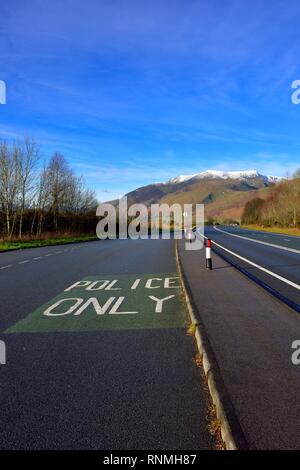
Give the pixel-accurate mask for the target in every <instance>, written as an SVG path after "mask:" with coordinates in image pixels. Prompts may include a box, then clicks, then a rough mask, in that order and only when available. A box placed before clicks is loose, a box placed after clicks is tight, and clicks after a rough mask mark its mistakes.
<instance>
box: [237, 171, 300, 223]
mask: <svg viewBox="0 0 300 470" xmlns="http://www.w3.org/2000/svg"><path fill="white" fill-rule="evenodd" d="M242 223H243V224H258V225H264V226H266V227H272V226H276V225H277V226H279V227H293V228H300V169H299V170H298V171H297V172H296V173H295V174H294V176H293V178H292V179H291V180H287V181H283V182H281V183H278V184H276V185H275V186H273V187H272V189H271V190H270V194H269V195H268V197H267V198H266V199H261V198H254V199H252V200H251V201H249V202H248V203H247V204H246V206H245V209H244V213H243V216H242Z"/></svg>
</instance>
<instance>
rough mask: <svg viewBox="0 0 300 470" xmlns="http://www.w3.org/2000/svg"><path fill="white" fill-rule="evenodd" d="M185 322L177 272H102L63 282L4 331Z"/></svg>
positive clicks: (153, 326)
mask: <svg viewBox="0 0 300 470" xmlns="http://www.w3.org/2000/svg"><path fill="white" fill-rule="evenodd" d="M186 321H187V316H186V312H185V304H184V302H183V298H182V295H181V284H180V279H179V277H178V275H177V273H159V274H138V275H120V276H107V275H102V276H92V277H87V278H84V279H81V280H79V281H76V282H73V283H72V284H71V285H69V286H66V288H65V289H64V291H63V292H62V293H61V294H59V295H58V296H57V297H55V298H54V299H52V300H50V301H49V302H47V303H46V304H44V305H42V306H40V307H39V308H37V309H36V310H35V311H34V312H32V313H30V314H29V315H28V316H27V317H25V318H24V319H23V320H20V321H19V322H18V323H16V324H15V325H13V326H11V327H10V328H8V330H6V333H19V332H43V331H44V332H59V331H93V330H122V329H160V328H184V327H185V326H186Z"/></svg>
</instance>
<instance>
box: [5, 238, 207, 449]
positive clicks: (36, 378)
mask: <svg viewBox="0 0 300 470" xmlns="http://www.w3.org/2000/svg"><path fill="white" fill-rule="evenodd" d="M176 276H177V272H176V266H175V258H174V242H173V241H172V240H137V241H132V240H108V241H105V242H89V243H81V244H74V245H65V246H55V247H45V248H37V249H27V250H23V251H16V252H7V253H2V254H1V255H0V298H1V305H0V332H1V333H0V339H1V340H4V341H5V342H6V346H7V364H6V365H1V366H0V377H1V380H0V405H1V411H0V415H1V419H0V448H1V449H158V450H159V449H211V448H213V446H214V444H213V442H212V438H211V436H210V434H209V432H208V430H207V421H206V413H207V405H208V396H207V392H206V390H205V387H204V386H203V383H202V382H201V380H202V379H201V376H200V373H199V369H198V368H197V367H196V365H195V364H194V362H193V360H192V359H193V357H194V355H195V354H196V348H195V344H194V341H193V339H192V338H191V337H189V336H187V335H186V329H185V328H186V323H187V317H186V311H185V307H184V304H183V303H182V297H181V294H180V289H178V285H177V284H176V283H177V282H178V279H176ZM138 280H139V281H138ZM79 281H80V284H76V283H78V282H79ZM74 284H76V285H75V286H74ZM88 288H89V289H90V290H88ZM66 289H67V290H66ZM91 297H92V298H93V299H94V300H91ZM166 297H167V299H166V300H165V301H164V302H163V307H162V311H160V307H161V306H162V305H159V302H158V301H157V300H155V299H162V298H166ZM74 299H75V300H74ZM122 299H123V300H122ZM124 299H125V300H124ZM123 301H124V302H123ZM74 302H75V303H74ZM86 302H92V303H90V304H86ZM97 302H98V304H97ZM75 304H76V305H75ZM100 304H101V305H100ZM55 305H56V306H55ZM74 305H75V307H76V311H75V310H74V308H73V310H72V306H73V307H74ZM154 308H155V310H154ZM156 308H157V309H158V310H156ZM46 312H48V314H47V315H46ZM68 312H69V313H68ZM155 312H156V313H155ZM73 313H74V314H73Z"/></svg>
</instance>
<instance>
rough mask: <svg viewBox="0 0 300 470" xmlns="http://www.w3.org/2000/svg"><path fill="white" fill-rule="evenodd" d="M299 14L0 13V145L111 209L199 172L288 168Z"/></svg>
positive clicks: (115, 4)
mask: <svg viewBox="0 0 300 470" xmlns="http://www.w3.org/2000/svg"><path fill="white" fill-rule="evenodd" d="M299 24H300V5H299V1H293V0H288V1H279V0H272V2H271V1H256V0H251V1H250V0H249V1H248V0H243V1H241V0H236V1H232V0H228V1H226V0H202V1H199V0H197V1H194V0H151V2H149V1H146V0H125V1H121V0H85V1H79V0H61V1H58V0H52V1H51V2H45V1H43V0H26V1H24V0H1V3H0V79H2V80H5V82H6V85H7V104H6V105H1V106H0V138H5V139H14V138H19V137H22V136H24V135H29V136H32V137H34V138H35V139H36V140H37V141H38V142H39V143H40V145H41V149H42V153H43V156H44V157H45V158H47V157H49V156H50V155H51V154H52V153H53V152H54V151H56V150H59V151H61V152H62V153H63V154H64V155H65V156H66V157H67V159H68V161H69V162H70V164H71V165H72V166H73V168H74V169H75V170H76V172H77V173H78V174H83V175H84V176H85V178H86V181H87V183H88V184H89V185H90V186H91V187H93V188H95V189H96V191H97V194H98V197H99V198H100V200H108V199H112V198H114V197H116V196H119V195H122V194H124V193H126V192H127V191H129V190H132V189H134V188H136V187H138V186H142V185H145V184H148V183H151V182H158V181H164V180H166V179H168V178H171V177H173V176H176V175H178V174H190V173H196V172H199V171H203V170H206V169H208V168H210V169H211V168H213V169H222V170H241V169H250V168H257V169H258V170H259V171H261V172H262V173H264V174H273V175H278V176H284V175H286V173H287V172H290V173H291V172H293V171H294V170H295V169H296V168H297V167H299V166H300V157H299V156H300V105H299V106H296V105H293V104H292V102H291V93H292V90H291V84H292V82H293V81H294V80H296V79H300V30H299Z"/></svg>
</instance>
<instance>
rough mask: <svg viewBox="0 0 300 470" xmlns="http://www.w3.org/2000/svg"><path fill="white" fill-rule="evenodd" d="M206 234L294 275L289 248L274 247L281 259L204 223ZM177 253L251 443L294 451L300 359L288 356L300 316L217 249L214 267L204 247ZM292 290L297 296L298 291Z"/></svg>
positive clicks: (299, 429)
mask: <svg viewBox="0 0 300 470" xmlns="http://www.w3.org/2000/svg"><path fill="white" fill-rule="evenodd" d="M206 236H209V237H211V238H212V240H213V241H215V242H216V241H217V243H218V242H219V243H220V244H222V245H224V246H227V247H230V248H231V249H233V248H234V249H235V251H236V252H238V253H241V254H243V255H244V256H245V255H247V256H249V257H250V259H255V260H256V261H257V262H261V263H263V262H265V263H266V262H267V259H268V256H270V253H271V254H272V255H273V257H274V258H273V262H272V263H269V266H268V267H269V269H276V270H277V269H278V272H279V269H280V270H281V269H282V270H281V271H280V272H281V273H283V269H285V275H286V276H287V278H289V279H294V280H297V268H296V269H295V266H294V265H295V264H296V265H298V269H299V263H300V260H299V258H300V255H296V254H295V253H294V254H293V255H292V256H293V262H291V260H290V253H289V252H285V251H283V250H281V251H279V250H278V251H279V253H280V254H279V255H278V257H279V258H280V261H281V262H278V259H277V251H276V249H273V248H272V251H271V248H270V247H267V246H266V247H264V246H261V245H260V244H257V243H255V242H251V241H247V240H240V239H239V238H236V237H232V236H230V235H226V234H223V233H222V232H217V231H215V230H214V229H212V228H210V229H209V228H208V227H207V228H206ZM234 244H235V246H234ZM213 245H214V243H213ZM256 250H258V252H257V251H256ZM264 250H265V252H264ZM220 251H221V250H220ZM258 253H259V254H258ZM282 253H283V254H284V255H282ZM179 254H180V258H181V262H182V266H183V271H184V274H185V278H186V280H187V282H188V285H189V288H190V292H191V295H192V301H193V305H194V306H195V315H196V318H197V320H198V321H199V323H200V326H201V327H202V330H203V331H205V333H206V336H207V338H208V343H209V346H210V348H211V350H212V351H213V356H214V358H215V359H214V362H213V364H214V365H215V364H216V370H219V376H221V378H222V380H223V382H224V385H225V388H226V390H227V392H228V395H229V397H230V399H231V402H232V404H233V407H234V410H235V414H236V415H237V417H238V421H239V423H240V426H241V428H242V431H243V435H244V437H245V440H246V442H247V444H248V447H249V448H250V449H299V446H300V437H299V436H300V406H299V389H300V374H299V372H300V365H299V364H298V365H297V364H296V363H294V362H293V361H292V354H293V352H294V349H292V344H293V342H294V341H299V340H300V315H299V314H298V313H297V312H296V311H294V310H293V309H291V308H290V307H288V306H287V305H286V304H285V303H283V302H282V301H280V300H279V299H278V298H277V297H275V296H274V295H272V294H271V293H269V292H267V291H266V290H265V289H264V288H262V287H261V286H260V285H259V284H257V283H255V282H253V281H252V280H250V279H249V278H248V277H247V276H246V275H244V274H243V273H241V272H239V270H237V269H236V268H235V267H233V266H232V265H231V264H229V263H227V262H226V261H224V260H223V259H222V258H220V257H219V256H217V255H216V254H215V253H214V252H213V255H212V261H213V269H212V270H211V271H210V270H207V269H206V267H205V264H206V263H205V252H204V251H203V250H200V251H186V250H184V244H183V243H182V242H179ZM226 256H227V253H226ZM297 257H298V258H297ZM274 260H275V262H274ZM237 262H238V263H239V259H237ZM271 264H272V266H271ZM275 265H276V266H275ZM277 265H279V266H277ZM289 265H291V266H289ZM250 268H251V266H250ZM289 268H290V269H289ZM247 269H249V267H247ZM255 271H257V272H256V273H255V274H256V275H258V276H260V274H259V270H257V269H256V270H255ZM276 272H277V271H276ZM292 276H293V277H292ZM272 279H273V278H272V277H271V276H270V280H268V282H270V283H272V282H273V281H272ZM266 280H267V279H266ZM283 289H285V288H283ZM295 290H296V289H295ZM291 292H292V291H291ZM285 293H286V294H287V292H286V290H285ZM293 295H294V297H293V298H294V299H295V300H296V299H297V295H298V294H297V293H293Z"/></svg>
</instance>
